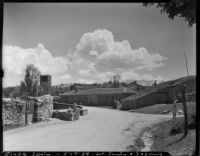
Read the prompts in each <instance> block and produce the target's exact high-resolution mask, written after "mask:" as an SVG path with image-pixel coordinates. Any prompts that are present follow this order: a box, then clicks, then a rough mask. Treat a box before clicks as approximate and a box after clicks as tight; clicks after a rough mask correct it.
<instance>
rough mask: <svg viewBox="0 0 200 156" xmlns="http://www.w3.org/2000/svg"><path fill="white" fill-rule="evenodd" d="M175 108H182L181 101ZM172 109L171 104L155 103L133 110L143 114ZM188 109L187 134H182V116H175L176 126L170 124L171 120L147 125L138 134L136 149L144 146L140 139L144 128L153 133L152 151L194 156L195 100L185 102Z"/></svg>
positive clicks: (177, 155) (158, 112)
mask: <svg viewBox="0 0 200 156" xmlns="http://www.w3.org/2000/svg"><path fill="white" fill-rule="evenodd" d="M177 109H181V110H183V106H182V104H181V103H178V104H177ZM166 110H169V111H170V112H172V111H173V104H157V105H153V106H149V107H144V108H140V109H137V110H135V112H138V113H145V114H162V112H163V111H166ZM187 111H188V134H187V136H186V137H183V136H184V131H183V126H184V117H179V118H177V124H176V128H174V127H173V125H172V120H170V121H165V122H163V123H160V124H158V125H155V126H154V128H153V129H152V127H149V128H147V129H145V130H143V132H142V133H141V134H140V135H139V137H138V139H137V140H136V147H137V149H141V148H143V147H144V144H143V142H142V140H141V136H142V134H143V133H144V132H145V131H146V130H151V132H152V134H153V141H154V143H153V146H152V151H163V152H168V153H170V154H171V155H173V156H186V155H187V156H192V154H193V156H195V155H196V154H195V146H196V145H195V143H196V102H188V103H187Z"/></svg>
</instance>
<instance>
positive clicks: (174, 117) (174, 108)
mask: <svg viewBox="0 0 200 156" xmlns="http://www.w3.org/2000/svg"><path fill="white" fill-rule="evenodd" d="M176 102H177V100H175V101H174V103H173V121H172V122H173V127H176Z"/></svg>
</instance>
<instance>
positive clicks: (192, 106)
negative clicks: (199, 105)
mask: <svg viewBox="0 0 200 156" xmlns="http://www.w3.org/2000/svg"><path fill="white" fill-rule="evenodd" d="M176 106H177V110H178V109H180V110H183V105H182V103H177V104H176ZM187 109H188V114H195V113H194V112H196V102H187ZM166 110H169V111H170V112H173V104H156V105H152V106H147V107H143V108H139V109H136V110H135V112H137V113H144V114H162V113H163V111H166Z"/></svg>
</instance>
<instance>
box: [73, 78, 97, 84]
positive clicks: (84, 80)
mask: <svg viewBox="0 0 200 156" xmlns="http://www.w3.org/2000/svg"><path fill="white" fill-rule="evenodd" d="M76 82H77V83H83V84H92V83H94V81H93V80H88V79H77V81H76Z"/></svg>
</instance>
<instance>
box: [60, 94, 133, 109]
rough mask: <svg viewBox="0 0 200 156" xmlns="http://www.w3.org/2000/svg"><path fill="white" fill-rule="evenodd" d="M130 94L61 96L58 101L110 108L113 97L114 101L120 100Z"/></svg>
mask: <svg viewBox="0 0 200 156" xmlns="http://www.w3.org/2000/svg"><path fill="white" fill-rule="evenodd" d="M132 94H133V93H119V94H86V95H61V96H60V100H59V101H60V102H63V103H77V104H80V103H81V104H82V105H85V106H111V105H112V97H113V96H114V99H115V100H121V99H123V98H125V97H128V96H130V95H132Z"/></svg>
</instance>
